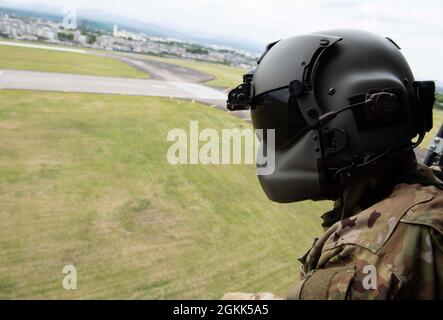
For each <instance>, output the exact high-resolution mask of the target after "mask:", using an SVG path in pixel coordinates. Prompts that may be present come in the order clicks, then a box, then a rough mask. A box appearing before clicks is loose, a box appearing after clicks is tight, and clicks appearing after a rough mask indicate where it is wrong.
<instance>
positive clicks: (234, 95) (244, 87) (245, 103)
mask: <svg viewBox="0 0 443 320" xmlns="http://www.w3.org/2000/svg"><path fill="white" fill-rule="evenodd" d="M252 77H253V71H250V72H249V73H247V74H244V75H243V83H242V84H240V85H238V86H237V87H236V88H235V89H233V90H231V91H230V92H229V94H228V101H227V108H228V110H230V111H237V110H248V109H249V103H250V100H251V98H252V96H253V87H252Z"/></svg>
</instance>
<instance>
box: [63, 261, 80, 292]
mask: <svg viewBox="0 0 443 320" xmlns="http://www.w3.org/2000/svg"><path fill="white" fill-rule="evenodd" d="M62 272H63V274H66V276H65V277H64V278H63V282H62V285H63V288H64V289H65V290H77V269H76V268H75V266H73V265H72V264H68V265H66V266H64V267H63V270H62Z"/></svg>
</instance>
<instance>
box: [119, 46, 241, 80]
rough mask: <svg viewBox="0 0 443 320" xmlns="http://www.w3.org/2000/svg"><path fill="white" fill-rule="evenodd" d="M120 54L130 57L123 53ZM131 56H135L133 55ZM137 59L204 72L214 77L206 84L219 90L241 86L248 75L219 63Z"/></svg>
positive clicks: (151, 57) (239, 69)
mask: <svg viewBox="0 0 443 320" xmlns="http://www.w3.org/2000/svg"><path fill="white" fill-rule="evenodd" d="M119 54H122V55H128V54H123V53H119ZM129 55H132V56H134V55H133V54H129ZM136 57H137V58H142V59H147V60H155V61H161V62H165V63H171V64H175V65H178V66H181V67H185V68H190V69H194V70H197V71H201V72H204V73H206V74H209V75H211V76H212V77H214V79H213V80H210V81H208V82H206V84H207V85H210V86H213V87H218V88H232V87H235V86H237V85H239V84H240V83H241V82H242V81H243V78H242V77H243V74H244V73H246V71H247V70H244V69H241V68H236V67H231V66H228V65H224V64H218V63H205V62H199V61H190V60H183V59H172V58H163V57H157V56H149V55H140V54H138V55H136Z"/></svg>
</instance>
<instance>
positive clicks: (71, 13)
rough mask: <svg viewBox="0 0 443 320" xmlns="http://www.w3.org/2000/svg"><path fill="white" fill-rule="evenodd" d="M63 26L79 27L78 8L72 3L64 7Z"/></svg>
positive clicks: (68, 27)
mask: <svg viewBox="0 0 443 320" xmlns="http://www.w3.org/2000/svg"><path fill="white" fill-rule="evenodd" d="M62 26H63V28H65V29H77V8H76V7H74V6H72V5H66V6H64V7H63V21H62Z"/></svg>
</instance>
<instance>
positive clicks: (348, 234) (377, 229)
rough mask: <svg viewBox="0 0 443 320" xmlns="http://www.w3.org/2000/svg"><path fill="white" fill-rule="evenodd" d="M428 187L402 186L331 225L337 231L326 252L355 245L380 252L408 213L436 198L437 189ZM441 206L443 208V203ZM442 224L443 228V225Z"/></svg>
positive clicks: (326, 246)
mask: <svg viewBox="0 0 443 320" xmlns="http://www.w3.org/2000/svg"><path fill="white" fill-rule="evenodd" d="M428 189H429V188H426V187H422V186H420V185H416V184H414V185H408V184H400V185H398V186H397V187H396V188H395V189H394V191H393V192H392V194H391V195H390V196H389V197H388V198H386V199H384V200H383V201H380V202H378V203H376V204H374V205H373V206H371V207H369V208H368V209H366V210H364V211H362V212H360V213H358V214H357V215H355V216H352V217H350V218H348V219H345V220H342V221H339V222H337V223H336V224H335V225H334V226H333V227H331V229H332V228H336V230H335V232H333V233H332V234H331V235H330V237H329V238H328V239H327V241H326V243H325V245H324V247H323V251H326V250H330V249H333V248H336V247H338V246H341V245H346V244H352V245H358V246H360V247H363V248H366V249H368V250H370V251H372V252H374V253H376V252H377V251H378V250H379V249H380V248H381V247H382V246H383V245H384V244H385V242H386V241H387V240H388V239H389V237H390V236H391V234H392V232H393V231H394V230H395V228H396V226H397V225H398V223H399V222H400V221H402V219H403V218H404V216H405V215H406V213H408V212H410V211H411V210H413V209H414V208H416V207H419V206H421V205H423V204H425V203H428V202H429V201H431V200H432V199H433V198H434V195H433V192H430V190H428ZM442 201H443V200H442ZM439 208H442V206H441V203H440V204H439ZM420 212H422V210H420ZM440 214H441V210H440ZM440 222H443V221H442V220H440ZM440 227H443V224H441V225H440Z"/></svg>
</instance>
